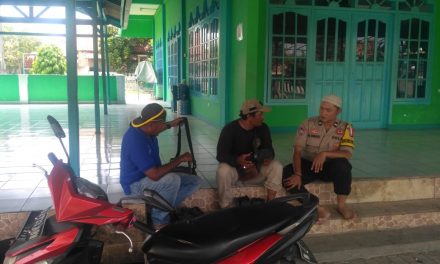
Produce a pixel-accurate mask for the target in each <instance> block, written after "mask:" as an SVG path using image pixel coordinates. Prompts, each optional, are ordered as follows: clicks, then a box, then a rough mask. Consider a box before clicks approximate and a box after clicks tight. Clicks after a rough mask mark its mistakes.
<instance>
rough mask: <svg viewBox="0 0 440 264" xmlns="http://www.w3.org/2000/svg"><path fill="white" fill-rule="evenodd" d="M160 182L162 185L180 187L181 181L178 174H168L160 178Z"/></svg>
mask: <svg viewBox="0 0 440 264" xmlns="http://www.w3.org/2000/svg"><path fill="white" fill-rule="evenodd" d="M160 181H162V183H163V184H167V185H176V186H180V182H181V179H180V176H179V174H178V173H175V172H170V173H167V174H165V175H164V176H163V177H162V178H160Z"/></svg>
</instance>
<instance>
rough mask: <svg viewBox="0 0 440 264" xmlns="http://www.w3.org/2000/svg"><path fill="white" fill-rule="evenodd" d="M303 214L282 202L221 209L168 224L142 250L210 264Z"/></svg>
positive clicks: (172, 260)
mask: <svg viewBox="0 0 440 264" xmlns="http://www.w3.org/2000/svg"><path fill="white" fill-rule="evenodd" d="M303 214H304V208H303V207H301V206H293V205H291V204H288V203H285V202H274V203H264V204H259V205H252V206H246V207H235V208H229V209H223V210H219V211H215V212H213V213H209V214H205V215H202V216H199V217H197V218H194V219H192V220H187V221H184V222H178V223H175V224H170V225H168V226H166V227H164V228H163V229H161V230H160V231H159V232H157V233H156V234H154V235H153V236H152V237H151V238H150V239H148V240H147V241H145V243H144V245H143V248H142V249H143V251H144V253H146V254H147V256H148V258H149V259H157V260H166V261H170V263H213V262H216V261H218V260H220V259H221V258H224V257H226V256H228V255H231V254H233V253H234V252H235V251H237V250H239V249H240V248H242V247H245V246H247V245H249V244H251V243H253V242H254V241H257V240H258V239H260V238H263V237H265V236H267V235H269V234H273V233H275V232H277V231H279V230H280V229H282V228H284V227H286V226H287V225H289V224H292V223H294V222H296V221H297V220H298V219H299V218H300V217H301V216H302V215H303ZM152 263H154V261H152ZM167 263H168V262H167Z"/></svg>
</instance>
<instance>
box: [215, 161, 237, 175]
mask: <svg viewBox="0 0 440 264" xmlns="http://www.w3.org/2000/svg"><path fill="white" fill-rule="evenodd" d="M234 170H235V168H234V167H232V166H230V165H229V164H227V163H220V164H219V165H218V167H217V172H216V175H217V178H220V179H224V178H226V177H230V176H231V175H232V174H233V173H234Z"/></svg>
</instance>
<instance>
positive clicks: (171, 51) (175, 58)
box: [168, 31, 181, 87]
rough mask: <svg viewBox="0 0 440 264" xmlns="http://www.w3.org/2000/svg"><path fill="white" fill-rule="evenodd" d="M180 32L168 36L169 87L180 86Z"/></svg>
mask: <svg viewBox="0 0 440 264" xmlns="http://www.w3.org/2000/svg"><path fill="white" fill-rule="evenodd" d="M180 41H181V35H180V31H176V32H174V33H169V35H168V86H169V87H172V86H173V85H178V84H179V82H180V81H181V76H180V63H179V57H180Z"/></svg>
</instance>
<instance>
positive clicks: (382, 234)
mask: <svg viewBox="0 0 440 264" xmlns="http://www.w3.org/2000/svg"><path fill="white" fill-rule="evenodd" d="M304 241H305V242H306V244H307V245H308V246H309V248H310V250H311V251H312V252H313V254H314V255H315V257H316V258H317V260H318V262H319V263H321V264H324V263H338V264H340V263H345V262H350V263H379V262H368V261H367V262H365V261H363V260H366V259H370V258H377V257H382V256H388V255H391V254H392V255H397V254H403V253H417V252H427V251H438V250H440V225H428V226H421V227H412V228H402V229H387V230H375V231H365V232H350V233H342V234H326V235H323V234H315V235H312V234H308V235H307V236H306V237H305V239H304ZM353 260H355V261H353ZM438 261H440V260H438ZM386 263H389V262H386ZM392 263H424V262H417V261H416V260H414V259H413V260H412V261H411V262H392ZM435 263H439V262H435Z"/></svg>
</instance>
